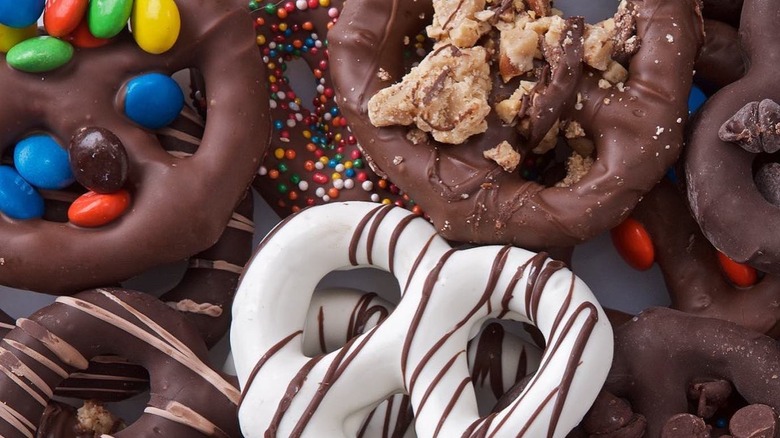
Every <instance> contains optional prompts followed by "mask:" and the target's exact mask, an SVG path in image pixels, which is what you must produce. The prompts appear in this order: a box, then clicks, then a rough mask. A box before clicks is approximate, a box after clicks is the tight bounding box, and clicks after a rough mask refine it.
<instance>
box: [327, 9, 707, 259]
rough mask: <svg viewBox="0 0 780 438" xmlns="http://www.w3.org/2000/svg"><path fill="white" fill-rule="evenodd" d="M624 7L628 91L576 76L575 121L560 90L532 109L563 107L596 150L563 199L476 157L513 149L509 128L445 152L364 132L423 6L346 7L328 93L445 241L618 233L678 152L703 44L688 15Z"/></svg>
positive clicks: (527, 240)
mask: <svg viewBox="0 0 780 438" xmlns="http://www.w3.org/2000/svg"><path fill="white" fill-rule="evenodd" d="M633 4H634V6H635V9H636V11H635V18H636V27H637V34H638V37H639V39H640V40H641V41H642V44H641V47H640V49H639V52H638V53H636V54H635V55H634V56H633V57H632V58H631V61H630V64H629V80H628V82H627V84H626V85H627V88H626V89H625V90H624V91H623V92H619V91H618V90H615V89H609V90H604V89H601V88H599V86H598V75H593V77H591V76H590V75H588V74H584V75H583V79H582V81H581V82H580V83H579V84H578V87H577V90H578V91H579V92H580V93H581V94H582V96H583V97H584V98H585V101H584V102H583V108H582V109H581V110H575V109H569V108H570V107H567V103H568V104H569V105H571V104H572V103H573V102H570V99H568V96H564V95H562V94H556V93H557V92H558V91H557V90H566V89H567V84H566V83H563V82H554V83H553V84H552V85H553V86H551V87H549V88H548V89H547V90H549V91H550V93H552V94H551V96H550V100H548V99H547V98H545V99H538V100H540V101H552V102H555V103H556V105H555V107H562V108H564V110H563V112H562V117H563V118H564V119H571V120H575V121H577V122H579V123H580V124H581V126H582V127H583V128H584V130H585V132H586V133H587V134H588V136H589V137H590V138H591V139H593V140H595V143H596V149H597V151H596V161H595V163H594V165H593V168H592V169H591V170H590V172H588V173H587V174H586V175H585V176H584V177H583V178H582V179H581V180H580V181H579V182H578V183H576V184H574V185H572V186H571V187H568V188H559V187H556V188H545V187H544V186H542V185H539V184H536V183H532V182H529V181H526V180H524V179H522V178H521V177H519V175H517V174H512V173H508V172H505V171H504V170H503V169H502V168H500V167H499V166H498V164H496V163H494V162H492V161H488V160H486V159H485V158H484V157H483V155H482V154H483V151H485V150H487V149H490V148H492V147H494V146H496V145H497V144H498V143H500V141H501V140H507V141H509V143H510V144H515V145H521V143H522V140H521V138H520V135H519V134H518V133H517V132H516V131H515V130H514V128H513V127H504V126H500V124H498V123H496V120H495V119H492V120H490V122H491V126H490V127H489V129H488V131H487V132H486V133H485V134H481V135H477V136H474V137H472V138H471V139H470V140H468V141H467V142H466V143H464V144H461V145H456V146H447V147H439V146H438V145H437V144H436V143H434V142H432V141H429V142H428V143H422V144H417V145H415V144H413V143H412V141H410V140H409V139H407V137H406V133H407V131H408V130H407V128H405V127H389V128H376V127H374V126H373V125H372V124H371V123H370V122H369V120H368V117H367V102H368V100H369V99H370V98H371V97H372V96H373V95H374V94H375V93H376V92H377V91H378V90H380V89H381V88H384V87H385V86H387V85H389V84H388V83H387V82H384V81H382V80H381V79H380V78H378V77H377V72H378V71H379V69H380V68H381V69H384V70H385V71H387V72H388V73H389V74H390V76H391V77H393V78H400V77H402V76H403V68H402V65H401V64H402V63H401V59H403V58H402V51H403V50H404V45H403V39H404V37H405V36H409V37H410V38H411V37H413V36H414V35H416V34H417V33H418V32H419V31H420V30H421V29H422V28H423V26H424V25H425V24H427V20H425V19H423V20H421V19H420V17H426V18H429V17H430V16H431V14H432V10H431V2H429V1H404V0H393V1H386V0H360V1H358V0H355V1H350V2H347V4H346V6H345V8H344V10H343V12H342V15H341V17H340V19H339V22H338V23H337V24H336V26H335V27H334V28H333V30H332V31H331V33H330V50H331V65H332V68H333V69H334V72H333V79H334V84H335V87H336V94H337V96H338V99H339V102H340V103H342V110H343V112H344V114H345V115H346V116H347V118H348V119H349V120H350V121H351V123H352V129H353V132H354V133H355V135H356V136H357V138H358V141H359V142H360V143H361V145H362V147H363V148H364V149H365V151H366V152H367V154H368V155H369V156H370V157H371V159H372V160H373V161H374V163H375V164H376V165H377V166H378V167H379V168H380V169H381V170H382V171H383V172H385V173H386V174H387V175H388V177H389V178H390V179H391V180H392V181H394V182H395V183H396V184H397V185H398V186H399V187H401V188H402V189H403V190H405V191H406V192H407V193H408V194H409V195H410V196H411V197H412V198H413V199H415V201H417V203H418V204H419V205H420V206H421V207H422V209H423V210H424V211H425V212H426V214H428V215H429V216H430V217H431V219H432V220H433V222H434V224H435V225H436V227H437V230H438V231H439V232H440V233H441V234H442V235H443V236H445V237H446V238H448V239H452V240H456V241H469V242H478V243H512V244H515V245H518V246H522V247H528V248H542V247H549V246H568V245H573V244H576V243H579V242H582V241H583V240H586V239H588V238H590V237H592V236H595V235H596V234H598V233H600V232H602V231H604V230H606V229H608V228H610V227H612V226H614V225H616V224H617V223H619V222H620V221H621V220H622V218H624V217H625V215H626V214H628V212H629V211H630V209H631V208H633V206H634V205H635V204H636V203H637V202H638V200H639V198H640V197H641V196H642V195H643V194H644V193H645V192H647V191H649V190H650V189H651V188H652V186H653V185H654V184H655V183H656V182H657V181H658V180H659V179H660V178H661V176H662V175H663V173H664V172H665V171H666V168H667V167H668V166H669V165H671V164H672V163H673V162H674V161H675V160H676V159H677V157H678V155H679V152H680V147H681V143H682V127H683V122H684V121H685V120H686V117H687V107H686V99H684V98H682V96H687V94H688V90H689V88H690V85H691V78H692V71H693V62H694V57H695V55H696V52H697V50H698V46H699V45H700V43H701V42H702V40H703V36H702V23H701V16H700V13H699V8H698V4H697V3H696V2H695V1H687V0H686V1H660V0H643V1H635V2H633ZM378 23H387V25H378ZM667 36H671V37H672V42H669V41H668V40H667ZM563 76H565V75H563ZM553 77H556V75H555V72H553ZM547 90H545V91H547ZM494 91H496V89H495V87H494ZM605 98H609V99H610V101H611V104H609V105H607V104H605V103H604V99H605ZM572 106H573V105H572ZM659 127H660V128H663V130H662V132H657V130H658V128H659ZM522 147H523V146H520V148H522ZM396 157H402V158H403V160H402V161H401V162H400V163H399V162H398V160H397V159H396Z"/></svg>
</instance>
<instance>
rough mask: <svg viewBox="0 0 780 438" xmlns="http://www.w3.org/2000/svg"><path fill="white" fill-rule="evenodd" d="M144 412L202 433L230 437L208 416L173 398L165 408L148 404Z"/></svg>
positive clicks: (223, 437)
mask: <svg viewBox="0 0 780 438" xmlns="http://www.w3.org/2000/svg"><path fill="white" fill-rule="evenodd" d="M144 413H146V414H150V415H156V416H158V417H160V418H164V419H166V420H168V421H172V422H174V423H178V424H181V425H184V426H186V427H189V428H192V429H194V430H197V431H198V432H201V433H202V434H204V435H206V436H210V437H215V438H230V436H229V435H228V434H226V433H225V431H223V430H222V429H220V428H219V427H218V426H217V425H216V424H214V423H212V422H211V421H209V420H208V419H207V418H206V417H204V416H202V415H200V414H199V413H197V412H195V411H193V410H192V408H190V407H188V406H184V405H182V404H181V403H178V402H176V401H173V400H171V401H170V402H169V403H168V405H167V406H166V407H165V409H160V408H157V407H154V406H147V407H146V409H144Z"/></svg>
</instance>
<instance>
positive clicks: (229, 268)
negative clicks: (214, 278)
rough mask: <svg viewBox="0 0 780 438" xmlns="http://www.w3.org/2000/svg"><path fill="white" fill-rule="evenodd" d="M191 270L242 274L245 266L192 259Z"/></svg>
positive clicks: (222, 261)
mask: <svg viewBox="0 0 780 438" xmlns="http://www.w3.org/2000/svg"><path fill="white" fill-rule="evenodd" d="M189 267H190V268H195V269H216V270H217V271H225V272H230V273H233V274H241V273H242V272H243V271H244V267H243V266H239V265H235V264H233V263H230V262H226V261H224V260H206V259H196V258H191V259H190V263H189Z"/></svg>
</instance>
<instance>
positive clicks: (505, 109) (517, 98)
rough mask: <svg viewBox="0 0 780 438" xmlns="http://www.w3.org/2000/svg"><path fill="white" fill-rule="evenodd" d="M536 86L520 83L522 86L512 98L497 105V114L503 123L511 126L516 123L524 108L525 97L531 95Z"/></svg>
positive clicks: (531, 83) (532, 83)
mask: <svg viewBox="0 0 780 438" xmlns="http://www.w3.org/2000/svg"><path fill="white" fill-rule="evenodd" d="M535 86H536V82H531V81H520V86H519V87H517V89H516V90H515V92H514V93H512V95H511V96H509V97H508V98H506V99H504V100H502V101H501V102H498V103H497V104H496V114H498V117H499V118H500V119H501V121H502V122H504V123H506V124H507V125H510V124H512V123H513V122H514V121H515V117H517V115H518V114H519V113H520V108H521V107H522V106H523V97H524V96H526V95H528V94H530V93H531V91H532V90H533V89H534V87H535Z"/></svg>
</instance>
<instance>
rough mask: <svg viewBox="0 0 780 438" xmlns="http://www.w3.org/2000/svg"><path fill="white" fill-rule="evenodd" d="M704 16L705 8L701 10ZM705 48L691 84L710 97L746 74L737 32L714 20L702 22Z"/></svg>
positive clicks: (697, 62)
mask: <svg viewBox="0 0 780 438" xmlns="http://www.w3.org/2000/svg"><path fill="white" fill-rule="evenodd" d="M704 11H705V15H706V11H707V7H706V5H705V8H704ZM704 36H705V39H704V45H702V47H701V50H700V51H699V56H698V58H696V64H695V66H694V68H695V70H696V75H695V76H694V81H695V82H696V83H697V84H698V85H699V86H700V87H702V89H704V90H705V91H706V92H707V93H709V94H712V93H715V92H716V91H717V90H719V89H721V88H723V87H725V86H726V85H728V84H730V83H732V82H735V81H737V80H738V79H739V78H741V77H742V76H743V75H744V74H745V68H746V66H745V60H744V59H743V58H742V49H741V48H740V45H739V35H738V33H737V29H736V28H735V27H733V26H731V25H729V24H726V23H723V22H721V21H717V20H708V19H705V20H704Z"/></svg>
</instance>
